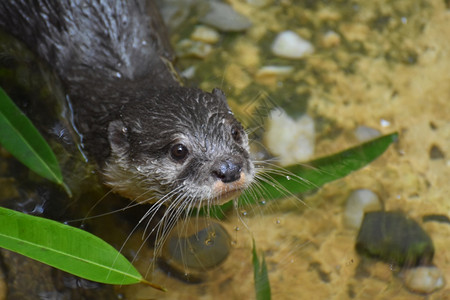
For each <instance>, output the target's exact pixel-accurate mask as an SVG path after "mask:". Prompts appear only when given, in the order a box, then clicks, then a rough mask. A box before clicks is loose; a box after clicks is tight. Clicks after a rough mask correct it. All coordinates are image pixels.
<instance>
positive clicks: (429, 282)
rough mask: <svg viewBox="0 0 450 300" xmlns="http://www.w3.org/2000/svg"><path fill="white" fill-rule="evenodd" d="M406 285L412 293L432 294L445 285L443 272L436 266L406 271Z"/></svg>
mask: <svg viewBox="0 0 450 300" xmlns="http://www.w3.org/2000/svg"><path fill="white" fill-rule="evenodd" d="M403 282H404V284H405V286H406V287H407V288H408V289H409V290H411V291H412V292H416V293H421V294H430V293H432V292H434V291H436V290H438V289H440V288H442V287H443V286H444V284H445V280H444V277H443V275H442V272H441V270H439V269H438V268H437V267H434V266H421V267H416V268H411V269H409V270H407V271H405V275H404V281H403Z"/></svg>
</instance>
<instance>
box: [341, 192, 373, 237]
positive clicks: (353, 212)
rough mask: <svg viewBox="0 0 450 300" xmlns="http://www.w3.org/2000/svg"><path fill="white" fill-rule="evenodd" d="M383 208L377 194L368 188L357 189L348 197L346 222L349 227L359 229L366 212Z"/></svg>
mask: <svg viewBox="0 0 450 300" xmlns="http://www.w3.org/2000/svg"><path fill="white" fill-rule="evenodd" d="M381 209H382V205H381V202H380V199H379V198H378V196H377V194H375V193H374V192H372V191H371V190H367V189H359V190H355V191H353V192H352V193H351V194H350V196H349V197H348V199H347V204H346V205H345V211H344V223H345V225H347V226H348V227H351V228H354V229H359V228H360V227H361V223H362V220H363V217H364V214H365V213H366V212H369V211H377V210H381Z"/></svg>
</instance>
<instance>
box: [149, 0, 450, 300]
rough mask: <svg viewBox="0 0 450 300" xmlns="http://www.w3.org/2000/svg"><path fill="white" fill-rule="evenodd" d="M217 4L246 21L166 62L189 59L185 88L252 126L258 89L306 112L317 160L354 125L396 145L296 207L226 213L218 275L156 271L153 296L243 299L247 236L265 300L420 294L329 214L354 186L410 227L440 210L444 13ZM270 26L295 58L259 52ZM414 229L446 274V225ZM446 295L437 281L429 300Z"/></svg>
mask: <svg viewBox="0 0 450 300" xmlns="http://www.w3.org/2000/svg"><path fill="white" fill-rule="evenodd" d="M230 2H231V3H232V4H233V5H234V7H235V9H236V10H238V11H240V12H241V13H243V14H245V15H246V16H247V17H249V18H250V19H251V21H252V23H253V26H252V28H250V29H249V30H248V31H247V32H244V33H238V34H225V33H222V34H221V42H219V44H217V45H215V46H214V50H213V52H212V53H211V54H210V55H209V56H208V57H206V58H205V59H203V60H194V59H189V58H187V59H185V60H182V61H180V64H179V66H180V67H181V69H183V68H189V67H191V66H195V68H196V70H197V72H196V73H195V76H194V78H193V79H192V82H194V83H195V84H199V85H200V86H201V87H202V88H203V89H205V90H211V89H212V88H213V87H217V86H218V87H220V88H222V89H223V90H224V91H225V92H226V93H227V97H228V99H229V101H230V105H231V107H232V108H233V110H234V112H235V113H236V114H237V116H238V117H240V119H241V120H243V122H244V123H245V125H246V127H247V128H255V127H258V126H263V125H264V117H265V116H267V114H265V115H264V114H262V116H261V115H258V116H255V115H254V113H255V110H252V109H249V107H254V106H255V105H254V104H255V102H254V99H255V98H256V96H257V95H259V94H260V93H261V91H264V93H265V95H267V97H266V98H265V99H269V100H270V103H273V104H274V106H281V107H283V108H284V109H285V110H286V111H287V112H288V113H289V114H290V115H291V116H293V117H296V116H299V115H301V114H302V113H304V112H307V113H308V114H309V115H311V116H312V117H313V118H314V119H315V122H316V128H317V136H318V137H317V140H316V145H315V146H316V152H315V156H316V157H319V156H322V155H327V154H331V153H335V152H337V151H340V150H342V149H345V148H347V147H350V146H352V145H355V144H357V143H359V142H358V140H357V138H356V137H355V134H354V132H355V129H356V128H357V127H358V126H359V125H363V126H368V127H371V128H374V129H376V130H378V131H380V132H381V133H382V134H386V133H390V132H394V131H398V132H399V133H400V140H399V143H398V144H396V145H394V146H391V147H390V149H389V150H388V151H387V152H386V153H385V154H384V155H383V156H382V157H381V158H380V159H378V160H377V161H375V162H374V163H372V164H371V165H370V166H369V167H366V168H364V169H363V170H360V171H358V172H356V173H354V174H351V175H350V176H348V177H346V178H345V179H342V180H339V181H336V182H334V183H331V184H328V185H326V186H325V187H323V188H322V189H320V190H319V191H317V192H316V193H315V194H313V195H310V196H304V197H302V200H303V201H305V203H306V205H303V204H299V203H298V202H296V200H291V199H288V200H285V201H279V202H277V203H270V202H268V203H266V204H265V205H260V206H257V207H252V208H250V209H249V208H246V211H247V212H248V214H247V215H246V216H245V219H244V222H245V225H243V224H242V221H241V220H240V217H239V216H234V215H233V214H231V215H230V216H229V218H228V219H227V221H226V224H225V226H226V227H227V228H228V230H229V232H230V235H231V236H232V238H233V243H232V245H233V249H232V252H231V255H230V257H229V258H228V259H227V261H226V262H225V263H224V264H223V265H222V266H221V267H220V268H219V271H217V270H216V271H214V270H213V271H211V274H210V275H211V276H210V280H209V281H208V282H204V283H201V284H198V285H188V284H184V283H181V282H179V281H176V280H172V279H170V278H163V277H160V280H161V284H165V285H166V286H167V287H168V288H169V289H170V292H169V293H168V294H167V295H159V294H158V297H163V298H164V297H165V298H167V299H176V298H179V299H184V296H186V295H190V296H191V297H192V298H193V299H196V298H198V297H200V296H202V297H203V299H242V298H243V297H245V298H253V297H254V286H253V280H252V276H253V274H252V265H251V238H252V237H254V238H255V241H256V245H257V248H258V249H259V250H260V251H263V252H264V253H265V255H266V260H267V263H268V268H269V278H270V282H271V287H272V297H273V299H423V298H424V296H423V295H419V294H414V293H411V292H410V291H408V290H407V289H406V288H405V287H404V285H403V282H402V278H401V275H402V273H401V272H399V271H401V270H399V269H398V268H393V269H392V266H390V265H389V264H385V263H381V262H375V261H373V262H365V261H363V260H362V259H361V257H360V256H359V255H358V254H357V253H356V252H355V250H354V241H355V238H356V234H357V232H356V231H354V230H351V229H348V228H346V227H345V226H344V224H343V220H342V218H343V210H344V207H345V201H346V199H347V197H348V195H349V194H350V192H351V191H352V190H354V189H359V188H369V189H371V190H373V191H374V192H376V193H377V194H378V195H379V196H380V198H381V200H382V201H383V202H384V205H385V207H386V209H387V210H389V211H395V210H401V211H403V212H405V213H407V214H408V215H409V216H410V217H412V218H415V219H416V220H418V221H421V218H422V217H423V216H426V215H428V214H433V213H439V214H444V215H447V216H448V214H449V211H450V206H449V203H450V202H449V201H448V199H447V197H448V194H449V192H450V190H449V185H448V179H449V178H450V169H449V166H450V163H449V156H450V121H449V120H450V100H449V98H448V95H449V94H450V88H449V85H448V82H450V81H449V80H450V73H449V72H448V70H449V69H450V54H449V53H450V40H448V38H447V36H449V34H450V19H449V17H448V16H449V11H448V8H447V7H446V5H445V2H444V1H415V2H411V1H376V2H368V1H338V2H330V1H267V3H268V4H267V5H266V6H264V7H262V8H261V7H257V6H252V5H251V4H247V3H246V2H247V1H238V0H234V1H230ZM248 2H250V1H248ZM188 23H189V22H188ZM194 23H195V22H194ZM192 24H193V23H192ZM192 24H191V25H192ZM192 29H193V26H192V27H191V28H189V24H188V25H187V26H184V28H183V29H182V30H179V31H175V34H174V43H176V42H177V40H181V39H182V38H185V37H188V36H189V34H190V30H192ZM283 30H294V31H296V32H297V33H298V34H300V35H301V36H302V37H303V38H305V39H308V40H309V41H311V42H312V43H313V45H314V47H315V49H316V51H315V52H314V54H312V55H310V56H307V57H306V58H304V59H301V60H295V61H294V60H286V59H281V58H277V57H275V56H274V55H272V54H271V52H270V45H271V43H272V41H273V39H274V37H275V36H276V34H277V33H278V32H280V31H283ZM330 33H332V34H330ZM266 65H277V66H292V67H294V72H293V73H292V74H290V75H289V76H288V77H273V78H269V79H267V78H265V79H264V80H263V79H261V78H258V77H257V75H256V74H257V72H258V70H259V69H260V68H262V67H263V66H266ZM249 104H250V105H249ZM264 107H267V106H264ZM434 146H437V147H438V148H439V149H440V151H441V152H442V153H444V155H443V156H442V155H440V156H439V157H440V158H438V159H437V158H432V157H434V156H433V155H431V153H432V149H433V147H434ZM423 227H424V229H425V230H426V231H427V232H428V233H429V234H430V235H431V237H432V239H433V242H434V245H435V248H436V253H435V257H434V264H435V265H436V266H438V267H439V268H440V269H441V271H442V272H443V274H444V277H445V278H446V279H447V281H448V280H449V278H450V265H449V263H448V262H449V261H450V253H449V251H448V250H447V249H450V245H449V244H448V243H449V240H448V236H450V235H449V234H450V226H449V224H445V223H439V222H427V223H424V224H423ZM235 228H240V230H239V231H235V230H234V229H235ZM247 228H248V229H247ZM393 230H395V229H393ZM147 292H150V291H147ZM449 294H450V290H449V287H448V286H446V287H444V288H443V289H441V290H439V291H437V292H435V293H433V294H431V295H430V296H429V299H447V298H446V297H448V295H449ZM146 295H149V294H146ZM150 295H154V294H152V292H150Z"/></svg>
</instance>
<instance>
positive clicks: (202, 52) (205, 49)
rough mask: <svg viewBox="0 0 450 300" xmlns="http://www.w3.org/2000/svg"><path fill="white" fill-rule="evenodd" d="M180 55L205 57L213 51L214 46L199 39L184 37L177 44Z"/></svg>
mask: <svg viewBox="0 0 450 300" xmlns="http://www.w3.org/2000/svg"><path fill="white" fill-rule="evenodd" d="M175 51H176V53H177V56H178V57H197V58H205V57H206V56H208V54H210V53H211V51H212V46H211V45H209V44H206V43H203V42H199V41H192V40H189V39H184V40H181V41H179V42H178V43H177V44H176V45H175Z"/></svg>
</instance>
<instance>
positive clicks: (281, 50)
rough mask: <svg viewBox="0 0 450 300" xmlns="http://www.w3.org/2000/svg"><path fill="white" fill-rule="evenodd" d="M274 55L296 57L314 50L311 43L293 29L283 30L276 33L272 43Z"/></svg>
mask: <svg viewBox="0 0 450 300" xmlns="http://www.w3.org/2000/svg"><path fill="white" fill-rule="evenodd" d="M272 52H273V54H275V55H276V56H280V57H284V58H291V59H298V58H302V57H303V56H305V55H306V54H310V53H313V52H314V47H313V45H312V44H311V43H310V42H308V41H307V40H304V39H303V38H301V37H300V36H299V35H298V34H296V33H295V32H293V31H290V30H288V31H283V32H281V33H279V34H278V35H277V37H276V38H275V41H274V42H273V44H272Z"/></svg>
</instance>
